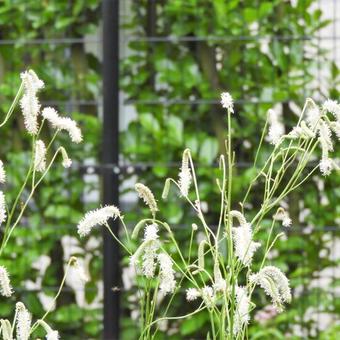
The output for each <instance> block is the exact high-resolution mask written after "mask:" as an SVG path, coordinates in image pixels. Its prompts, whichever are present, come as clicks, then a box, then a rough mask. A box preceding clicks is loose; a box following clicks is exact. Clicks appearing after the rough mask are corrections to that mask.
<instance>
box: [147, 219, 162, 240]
mask: <svg viewBox="0 0 340 340" xmlns="http://www.w3.org/2000/svg"><path fill="white" fill-rule="evenodd" d="M158 237H159V236H158V225H157V224H156V223H152V224H148V225H146V226H145V229H144V241H151V240H152V241H156V240H157V239H158Z"/></svg>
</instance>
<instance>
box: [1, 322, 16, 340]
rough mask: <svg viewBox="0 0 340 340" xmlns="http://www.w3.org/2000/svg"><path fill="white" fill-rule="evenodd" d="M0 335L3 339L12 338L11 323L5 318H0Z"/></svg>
mask: <svg viewBox="0 0 340 340" xmlns="http://www.w3.org/2000/svg"><path fill="white" fill-rule="evenodd" d="M0 335H2V339H3V340H13V336H12V325H11V323H10V322H9V321H8V320H7V319H0Z"/></svg>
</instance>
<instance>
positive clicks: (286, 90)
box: [0, 0, 340, 339]
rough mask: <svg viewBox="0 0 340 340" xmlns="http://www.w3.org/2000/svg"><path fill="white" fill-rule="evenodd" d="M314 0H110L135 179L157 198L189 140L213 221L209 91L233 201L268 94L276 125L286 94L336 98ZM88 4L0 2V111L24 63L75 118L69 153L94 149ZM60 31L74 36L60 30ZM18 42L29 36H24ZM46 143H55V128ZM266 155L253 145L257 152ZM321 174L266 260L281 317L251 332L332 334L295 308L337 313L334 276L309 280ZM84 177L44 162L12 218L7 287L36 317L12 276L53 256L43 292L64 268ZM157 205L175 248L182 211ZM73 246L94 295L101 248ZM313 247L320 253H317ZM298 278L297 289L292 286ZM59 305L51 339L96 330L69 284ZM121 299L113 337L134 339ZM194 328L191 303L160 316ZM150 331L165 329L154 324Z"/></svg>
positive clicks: (22, 148)
mask: <svg viewBox="0 0 340 340" xmlns="http://www.w3.org/2000/svg"><path fill="white" fill-rule="evenodd" d="M152 3H153V4H155V6H154V7H152V5H150V4H152ZM292 3H294V4H295V5H294V6H293V5H292ZM315 3H316V1H313V0H298V1H294V2H293V1H292V2H290V1H278V0H272V1H255V2H254V1H252V0H243V1H241V0H228V1H226V0H185V1H184V0H171V1H170V0H162V1H146V0H136V1H131V2H128V1H125V0H123V1H121V5H122V7H125V6H127V7H129V8H128V10H127V13H128V15H127V17H126V18H124V25H123V26H124V29H125V30H126V31H125V32H126V35H127V36H128V38H129V39H130V40H128V41H123V44H127V45H128V52H127V53H126V54H125V55H124V56H123V57H122V68H121V69H122V74H121V87H122V89H123V90H124V93H125V95H126V96H127V99H128V101H129V102H130V104H131V105H133V107H134V108H135V110H136V113H137V115H136V118H135V119H133V120H132V121H131V122H130V123H129V125H128V127H127V129H126V130H125V131H123V132H122V135H121V146H122V153H123V156H124V159H125V161H126V162H128V163H130V162H131V163H132V164H135V165H136V164H139V165H143V166H145V167H146V170H147V171H142V172H140V173H138V176H139V178H138V180H140V181H142V182H144V183H146V184H148V185H149V186H150V187H151V188H152V189H153V191H154V192H155V193H156V196H157V197H158V198H160V193H161V190H162V185H163V179H164V178H165V177H166V176H169V175H171V176H174V177H176V176H177V171H178V170H177V167H178V164H179V161H180V158H181V152H182V150H183V149H184V148H185V147H190V149H191V150H192V154H193V157H194V159H195V160H196V163H197V164H198V176H199V179H200V190H201V195H202V197H203V199H204V200H205V201H206V202H208V213H207V217H208V220H209V221H210V222H211V224H214V221H216V213H217V211H218V204H215V203H214V202H216V201H218V200H217V188H216V187H215V177H216V176H217V175H218V172H217V169H216V168H215V165H216V157H217V155H218V153H219V152H223V140H224V138H225V136H226V129H225V126H226V124H225V123H226V122H225V113H224V111H223V110H222V109H221V107H220V105H219V103H218V99H219V94H220V92H221V91H225V90H227V91H229V92H231V93H232V95H233V97H234V98H235V99H236V104H235V106H236V112H237V113H236V114H235V116H234V120H233V124H234V127H233V128H234V134H235V136H236V137H235V140H234V145H235V150H236V152H237V155H238V156H237V157H238V158H237V161H238V162H239V167H238V168H237V170H236V173H235V175H237V176H236V179H235V183H234V193H233V196H234V197H235V198H238V199H240V198H241V197H243V196H242V193H244V190H245V188H246V185H245V183H247V182H248V181H249V179H250V178H251V175H252V171H251V170H249V166H247V164H248V163H249V162H251V161H252V159H253V156H254V150H255V149H256V146H257V144H258V142H259V139H260V133H259V131H260V130H261V128H262V126H263V123H264V121H265V114H266V111H267V109H269V108H270V107H271V106H272V105H273V103H282V109H283V115H284V119H285V122H286V123H287V129H288V128H289V126H291V125H293V124H294V119H295V114H294V112H293V111H294V106H293V105H292V104H293V103H295V104H297V105H300V106H301V104H302V103H303V100H304V98H305V97H306V96H312V97H317V98H318V99H324V98H326V97H328V96H330V97H333V98H334V99H337V98H338V95H339V93H338V91H337V88H338V86H339V73H338V69H337V67H336V65H334V64H331V63H330V62H328V56H327V55H326V54H325V51H323V50H321V48H320V46H319V44H318V40H317V39H316V38H315V36H316V34H317V33H318V31H319V30H320V28H322V27H324V26H326V25H327V24H328V22H327V21H325V20H324V19H323V17H322V13H321V11H320V10H318V9H312V8H313V7H312V5H313V4H315ZM99 9H100V2H99V1H98V0H74V1H48V0H44V1H22V0H16V1H5V2H3V3H2V4H1V7H0V24H1V27H2V29H1V39H4V40H8V43H7V44H1V45H0V83H1V86H0V96H1V101H0V107H1V112H2V114H4V112H6V110H7V109H8V107H9V104H10V101H11V100H12V98H13V97H14V94H15V91H16V88H17V86H18V84H19V78H18V74H19V72H20V71H22V70H24V69H25V68H27V67H31V68H33V69H34V70H35V71H36V72H37V74H38V75H39V76H41V78H43V79H44V81H45V82H46V84H47V88H46V90H45V91H44V92H43V93H42V96H43V98H42V100H43V101H44V102H47V103H48V102H50V103H51V104H53V105H54V104H56V106H57V107H58V109H59V110H60V111H62V112H67V113H68V114H70V115H72V116H74V117H75V118H76V119H80V121H81V126H82V129H83V131H84V139H85V146H84V145H80V146H79V147H78V146H76V147H74V146H71V145H67V146H68V150H69V151H70V155H71V157H72V158H73V159H74V160H75V161H76V160H77V161H78V162H79V164H81V162H82V161H83V160H84V159H87V158H94V159H96V160H98V156H99V155H98V149H99V148H100V128H99V127H100V122H99V120H98V115H97V106H96V104H97V102H98V101H99V100H100V94H101V91H100V87H101V77H100V60H99V58H98V55H97V54H93V53H90V52H88V50H87V49H86V46H85V44H84V42H83V41H82V40H81V39H82V38H83V37H84V36H85V35H88V34H92V33H95V32H96V30H97V29H98V26H99V23H100V11H99ZM153 18H156V20H154V19H153ZM147 36H153V37H157V38H158V40H162V38H164V37H173V39H167V40H166V41H157V39H154V40H153V42H150V41H147V39H145V38H146V37H147ZM301 37H314V38H313V39H305V38H301ZM69 38H75V39H80V40H72V41H71V40H67V39H69ZM135 38H137V39H135ZM45 39H47V40H45ZM63 39H66V40H64V41H62V40H63ZM12 40H13V41H12ZM26 40H33V41H35V43H31V44H25V41H26ZM98 49H100V46H99V45H98ZM326 68H327V69H329V70H330V77H329V79H327V81H328V84H329V89H327V92H324V89H321V87H320V83H319V82H318V81H313V80H314V79H317V77H318V76H319V75H320V73H322V72H321V71H322V70H324V69H326ZM322 74H323V73H322ZM23 131H24V129H23V123H22V120H21V119H15V120H12V121H11V123H10V125H9V126H8V127H7V130H2V131H1V134H2V135H1V138H2V139H3V140H6V143H3V145H2V148H1V151H0V153H1V154H0V158H1V159H2V160H4V162H5V163H6V164H8V167H9V168H10V169H11V170H10V174H9V175H10V180H9V183H10V185H9V186H8V187H6V188H5V190H6V195H7V196H8V197H11V196H10V195H12V197H14V194H15V188H17V186H18V183H20V181H21V180H22V178H23V175H24V171H23V170H24V169H25V166H27V161H28V153H29V150H30V146H29V145H27V141H26V140H25V139H24V140H23V138H22V136H23V135H24V133H23ZM59 142H60V143H61V144H62V143H64V144H65V143H67V141H66V140H60V141H59ZM9 150H11V152H10V153H9ZM266 155H267V154H266V153H264V155H263V160H265V158H266ZM242 165H243V166H242ZM141 168H142V169H143V167H141ZM130 176H131V175H126V177H125V178H129V177H130ZM135 179H136V178H133V180H135ZM321 180H322V182H323V183H324V190H323V191H322V192H320V190H319V189H318V187H317V185H316V181H317V179H315V180H314V181H310V182H309V184H308V185H307V186H305V187H304V189H303V191H301V192H297V193H296V194H295V195H294V196H293V197H290V199H289V205H290V214H291V216H292V218H293V225H294V227H293V228H292V229H291V230H290V231H289V232H288V234H289V235H288V239H289V241H281V242H280V243H279V245H278V247H279V249H278V253H277V254H274V255H273V258H272V260H271V261H272V263H274V264H276V265H279V266H280V267H281V268H282V269H283V270H285V271H286V272H287V275H288V276H289V277H290V279H291V284H292V286H293V287H294V290H293V291H294V299H293V303H292V305H291V306H289V308H288V309H287V312H286V313H285V314H283V315H282V316H278V317H276V318H274V319H272V320H270V321H268V323H267V324H266V325H265V326H263V325H259V324H257V323H256V322H255V323H254V326H252V328H251V330H250V335H251V336H252V337H253V338H254V339H256V338H257V339H265V338H269V337H275V338H278V339H279V338H283V337H288V336H289V334H292V336H291V338H293V339H294V338H299V337H298V336H297V335H296V334H297V332H296V325H301V326H302V327H303V329H302V330H303V334H304V336H305V337H306V338H310V339H312V338H317V339H321V338H322V339H335V338H336V337H335V336H336V331H337V330H336V328H334V330H333V329H332V327H330V328H329V329H328V330H327V332H326V333H322V334H319V331H318V330H314V328H315V322H313V321H310V320H307V319H306V318H304V315H305V314H306V311H307V309H308V308H309V307H311V306H314V307H315V308H316V309H317V310H319V311H327V312H329V313H331V314H333V315H334V317H335V318H338V316H339V312H340V311H339V308H340V306H339V304H338V303H337V300H336V299H335V298H334V296H333V295H332V294H331V291H332V289H333V288H334V287H336V286H337V285H338V282H337V281H336V280H335V279H332V278H331V281H330V282H329V283H328V286H323V287H322V288H321V287H320V286H316V287H317V288H311V287H310V283H311V281H312V279H317V278H318V275H319V274H318V273H319V271H320V269H322V268H333V267H334V266H336V265H337V264H338V261H339V259H336V258H335V259H334V258H332V259H330V258H329V257H328V256H327V255H328V254H329V249H330V246H331V245H332V242H333V241H334V239H335V237H338V236H339V232H338V229H336V228H335V229H334V231H333V232H330V231H326V232H325V231H324V227H325V226H336V217H337V216H339V205H338V204H337V202H338V201H339V178H338V177H336V176H332V178H329V179H326V180H324V179H321ZM61 183H62V184H61ZM84 185H85V189H84ZM93 189H96V183H94V184H89V183H84V180H83V178H82V176H81V175H80V172H79V169H78V166H76V167H74V168H72V170H70V172H69V173H67V174H66V175H65V172H64V171H62V170H61V169H57V168H56V169H53V173H51V174H50V176H49V178H48V183H46V186H44V187H43V188H41V190H40V191H39V192H38V195H37V196H36V198H35V200H34V204H33V205H32V207H31V211H30V214H29V216H27V219H26V220H25V223H24V224H25V225H23V226H21V227H20V228H18V229H17V234H16V235H15V236H16V237H17V241H16V242H15V241H12V242H11V243H10V247H9V248H8V250H7V260H6V261H7V263H6V266H8V269H9V271H10V273H11V275H12V281H13V283H14V286H15V287H17V289H16V291H17V294H16V298H17V299H21V300H23V301H24V302H25V303H26V304H27V305H28V306H29V308H30V310H31V311H32V312H33V314H34V315H35V316H36V317H39V316H41V315H42V314H43V309H42V306H41V303H40V302H39V300H38V299H37V297H36V292H34V291H33V292H28V291H26V289H24V286H23V281H25V280H33V281H35V280H36V279H37V276H38V273H37V271H36V270H32V267H31V264H32V262H34V261H35V260H36V259H37V258H38V257H39V256H40V255H41V254H46V255H48V256H50V257H51V258H52V259H53V264H52V265H51V266H50V267H49V268H48V270H47V271H46V273H45V275H44V277H43V286H44V291H45V293H46V294H48V295H51V296H52V295H53V288H55V287H56V286H58V283H59V282H60V279H61V277H62V275H63V267H62V263H63V261H62V260H61V258H62V255H63V254H62V253H63V249H62V246H61V242H60V240H61V237H62V236H63V235H72V236H76V235H75V230H74V225H75V223H76V222H77V220H78V218H79V217H80V216H81V214H82V212H83V211H84V209H85V206H84V205H85V204H84V198H86V196H87V195H88V194H89V193H90V192H91V190H93ZM122 193H125V190H124V191H123V192H122ZM259 197H261V192H258V193H256V194H254V195H253V196H252V197H251V200H250V203H251V204H252V206H253V207H254V209H256V203H257V201H258V198H259ZM325 197H326V198H327V200H328V203H327V204H326V205H325V204H324V205H322V208H321V209H320V205H321V202H323V203H325V202H326V200H325ZM235 202H237V199H235ZM301 202H304V208H306V209H310V213H308V214H307V215H306V217H305V218H304V220H303V221H299V210H301V209H302V208H303V207H302V206H301V204H302V203H301ZM159 203H160V206H161V214H162V218H164V219H165V220H167V221H168V222H169V223H170V224H171V225H172V226H173V227H174V228H176V230H178V231H179V232H177V235H178V237H179V238H180V239H181V244H183V248H184V247H185V245H186V242H188V235H189V232H190V228H191V223H192V222H195V217H194V216H193V214H192V212H191V211H190V210H188V209H187V208H186V207H184V206H183V205H182V204H181V202H179V200H178V197H177V195H176V194H173V195H172V196H171V198H170V200H169V201H167V202H166V203H163V202H161V200H160V202H159ZM86 208H88V207H87V206H86ZM131 208H132V209H131V212H130V213H128V212H126V213H125V216H126V218H127V219H128V220H129V221H130V223H131V224H134V223H135V222H136V220H137V219H139V218H140V217H141V210H137V212H136V210H135V209H134V208H135V207H131ZM252 213H253V211H250V214H252ZM311 226H313V227H312V228H311ZM98 238H99V235H98ZM13 240H14V239H13ZM84 247H87V248H86V249H87V251H91V253H92V254H93V257H92V259H91V261H90V268H89V269H90V273H91V282H90V283H89V284H88V285H87V294H86V298H87V301H88V302H89V303H90V302H91V301H92V300H93V299H94V297H95V296H96V295H97V294H98V290H97V288H96V282H97V281H98V280H100V277H101V274H100V270H101V267H100V263H101V251H100V247H98V248H96V249H94V250H93V249H91V250H89V247H88V244H84ZM322 252H323V253H326V255H325V254H323V256H322V257H320V253H322ZM125 260H126V259H123V261H125ZM182 288H183V289H185V287H182ZM301 289H303V292H304V293H303V294H298V291H301ZM128 293H129V292H127V293H126V295H128ZM183 298H184V296H181V297H179V298H178V299H176V300H175V301H174V304H173V307H172V310H171V313H172V314H173V315H176V314H179V313H180V314H184V312H185V311H186V310H187V311H189V310H191V309H192V308H193V307H192V306H187V305H186V306H184V307H183ZM257 298H258V303H257V304H258V308H261V307H262V306H264V305H266V303H267V302H266V299H265V298H264V296H263V295H259V296H258V297H257ZM58 304H59V306H58V309H57V312H55V313H53V314H51V318H50V320H49V321H51V322H52V324H54V326H55V328H57V329H59V330H60V331H61V333H62V335H63V338H67V339H72V338H75V339H79V338H80V337H81V338H91V337H93V338H98V337H99V333H100V331H101V328H102V325H101V309H99V308H94V309H93V308H79V307H77V305H76V300H75V296H74V292H73V291H72V290H65V292H64V293H63V295H62V296H61V298H60V300H59V302H58ZM13 306H14V301H13V305H12V306H9V305H8V304H5V303H3V300H1V303H0V315H1V316H2V317H5V316H7V315H9V314H11V313H12V310H11V308H13ZM134 308H135V306H134V305H133V304H132V303H131V302H127V299H126V301H125V306H124V309H123V311H122V315H123V318H122V326H123V338H124V339H133V338H135V337H136V334H137V328H136V325H135V321H133V320H131V310H132V309H134ZM207 326H208V318H207V315H206V314H204V313H202V314H199V315H197V316H196V317H195V318H193V319H189V320H187V321H184V322H182V323H181V324H177V323H175V322H173V323H170V324H169V327H170V328H174V329H177V328H178V330H177V331H176V335H173V336H172V337H171V338H173V339H182V338H183V337H193V338H198V337H199V336H201V334H202V333H204V332H205V330H206V327H207ZM299 327H300V326H299ZM294 335H295V337H294ZM159 337H160V338H167V339H168V338H170V337H169V336H168V335H166V333H161V334H160V335H159Z"/></svg>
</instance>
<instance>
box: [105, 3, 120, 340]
mask: <svg viewBox="0 0 340 340" xmlns="http://www.w3.org/2000/svg"><path fill="white" fill-rule="evenodd" d="M102 16H103V70H102V71H103V112H104V113H103V147H102V156H103V158H102V160H103V172H102V175H103V181H102V185H103V204H104V205H105V204H114V205H118V204H119V191H118V185H119V181H118V174H117V172H114V169H112V164H118V156H119V144H118V141H119V83H118V81H119V0H103V2H102ZM110 227H111V229H112V231H113V232H114V233H115V234H116V235H118V228H119V224H118V221H114V222H113V221H111V223H110ZM103 238H104V249H103V252H104V268H103V271H104V273H103V280H104V333H103V338H104V339H105V340H117V339H119V314H120V294H119V290H118V289H113V287H119V286H120V281H121V280H120V255H119V254H120V252H119V246H118V244H117V242H115V241H114V240H113V239H112V236H111V235H110V234H109V232H108V231H107V230H106V229H104V231H103Z"/></svg>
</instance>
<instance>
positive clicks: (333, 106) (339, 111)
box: [322, 99, 340, 119]
mask: <svg viewBox="0 0 340 340" xmlns="http://www.w3.org/2000/svg"><path fill="white" fill-rule="evenodd" d="M322 108H323V109H324V110H325V111H327V112H330V113H332V114H333V115H334V117H335V118H337V119H339V118H340V105H339V103H338V102H337V101H336V100H331V99H327V100H326V101H325V102H324V103H323V104H322Z"/></svg>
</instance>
